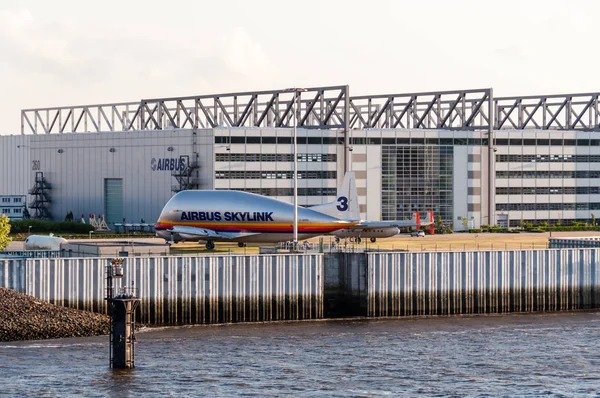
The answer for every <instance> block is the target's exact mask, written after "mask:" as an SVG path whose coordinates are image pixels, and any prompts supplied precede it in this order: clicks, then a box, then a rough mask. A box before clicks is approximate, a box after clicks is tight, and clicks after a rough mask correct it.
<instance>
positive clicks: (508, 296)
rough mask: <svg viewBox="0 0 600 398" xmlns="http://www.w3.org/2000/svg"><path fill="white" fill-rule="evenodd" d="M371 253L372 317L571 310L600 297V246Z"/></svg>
mask: <svg viewBox="0 0 600 398" xmlns="http://www.w3.org/2000/svg"><path fill="white" fill-rule="evenodd" d="M368 256H369V259H368V263H369V267H368V272H367V274H368V276H367V286H368V293H367V294H368V298H367V301H368V311H367V314H366V315H367V316H370V317H381V316H414V315H452V314H491V313H506V312H533V311H569V310H580V309H593V308H598V306H599V304H600V270H599V269H598V266H597V264H598V263H599V261H600V249H561V250H552V249H548V250H511V251H482V252H478V251H473V252H427V253H385V254H381V253H377V254H369V255H368Z"/></svg>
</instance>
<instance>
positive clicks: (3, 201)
mask: <svg viewBox="0 0 600 398" xmlns="http://www.w3.org/2000/svg"><path fill="white" fill-rule="evenodd" d="M2 203H10V198H2Z"/></svg>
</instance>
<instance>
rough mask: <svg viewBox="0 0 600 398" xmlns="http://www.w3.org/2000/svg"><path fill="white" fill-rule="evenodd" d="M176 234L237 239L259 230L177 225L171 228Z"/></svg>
mask: <svg viewBox="0 0 600 398" xmlns="http://www.w3.org/2000/svg"><path fill="white" fill-rule="evenodd" d="M169 231H170V232H173V233H174V234H180V235H187V236H188V237H193V238H195V239H209V238H211V239H217V238H219V239H230V240H235V239H238V238H243V237H246V236H252V235H258V232H216V231H213V230H212V229H207V228H196V227H186V226H181V225H175V226H174V227H173V228H171V229H169Z"/></svg>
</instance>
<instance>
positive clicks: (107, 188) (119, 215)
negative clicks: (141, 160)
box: [104, 178, 123, 226]
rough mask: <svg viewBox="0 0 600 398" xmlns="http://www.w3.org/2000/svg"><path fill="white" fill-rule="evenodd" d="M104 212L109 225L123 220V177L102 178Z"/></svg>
mask: <svg viewBox="0 0 600 398" xmlns="http://www.w3.org/2000/svg"><path fill="white" fill-rule="evenodd" d="M104 214H105V215H106V222H107V223H108V225H110V226H114V225H115V223H122V222H123V179H122V178H105V179H104Z"/></svg>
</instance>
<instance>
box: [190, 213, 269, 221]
mask: <svg viewBox="0 0 600 398" xmlns="http://www.w3.org/2000/svg"><path fill="white" fill-rule="evenodd" d="M181 221H275V220H273V212H272V211H269V212H267V211H255V212H249V211H226V212H223V213H221V212H220V211H184V212H182V213H181Z"/></svg>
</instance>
